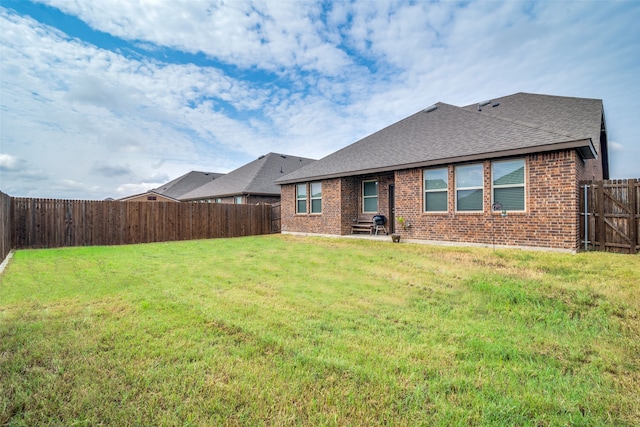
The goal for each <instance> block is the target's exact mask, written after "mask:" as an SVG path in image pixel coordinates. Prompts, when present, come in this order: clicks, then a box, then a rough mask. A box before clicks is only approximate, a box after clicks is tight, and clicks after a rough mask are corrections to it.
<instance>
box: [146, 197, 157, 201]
mask: <svg viewBox="0 0 640 427" xmlns="http://www.w3.org/2000/svg"><path fill="white" fill-rule="evenodd" d="M147 200H151V201H153V200H156V196H147Z"/></svg>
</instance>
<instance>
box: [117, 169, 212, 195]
mask: <svg viewBox="0 0 640 427" xmlns="http://www.w3.org/2000/svg"><path fill="white" fill-rule="evenodd" d="M223 175H224V174H222V173H215V172H200V171H191V172H188V173H186V174H184V175H182V176H179V177H178V178H176V179H174V180H172V181H169V182H167V183H166V184H163V185H161V186H160V187H158V188H154V189H153V190H149V191H147V192H145V193H141V194H134V195H132V196H126V197H122V198H120V199H118V200H120V201H123V202H179V201H180V200H179V197H181V196H182V195H184V194H186V193H189V192H190V191H193V190H195V189H196V188H198V187H200V186H203V185H205V184H208V183H210V182H211V181H213V180H215V179H217V178H220V177H221V176H223Z"/></svg>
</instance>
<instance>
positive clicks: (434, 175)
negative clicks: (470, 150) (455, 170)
mask: <svg viewBox="0 0 640 427" xmlns="http://www.w3.org/2000/svg"><path fill="white" fill-rule="evenodd" d="M448 185H449V170H448V169H447V168H441V169H426V170H425V171H424V210H425V212H447V201H448V197H447V196H448V191H447V188H448Z"/></svg>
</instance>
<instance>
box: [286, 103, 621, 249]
mask: <svg viewBox="0 0 640 427" xmlns="http://www.w3.org/2000/svg"><path fill="white" fill-rule="evenodd" d="M608 175H609V168H608V155H607V134H606V126H605V119H604V110H603V104H602V101H601V100H597V99H585V98H570V97H560V96H549V95H537V94H529V93H517V94H514V95H510V96H505V97H503V98H499V99H494V100H491V101H484V102H481V103H479V104H473V105H469V106H465V107H457V106H453V105H449V104H445V103H437V104H434V105H433V106H431V107H428V108H426V109H424V110H422V111H419V112H417V113H415V114H413V115H411V116H409V117H407V118H405V119H403V120H400V121H399V122H397V123H394V124H392V125H390V126H388V127H386V128H384V129H382V130H380V131H378V132H376V133H374V134H372V135H370V136H367V137H365V138H363V139H361V140H359V141H357V142H355V143H353V144H351V145H349V146H347V147H345V148H343V149H341V150H339V151H337V152H335V153H332V154H330V155H328V156H327V157H325V158H323V159H320V160H318V161H316V162H313V163H311V164H309V165H308V166H305V167H303V168H300V169H298V170H297V171H295V172H293V173H291V174H289V175H287V176H284V177H282V178H280V179H279V180H277V181H276V182H277V183H278V184H280V185H281V197H282V199H281V203H282V208H281V212H282V213H281V215H282V219H281V220H282V225H281V226H282V231H283V232H284V233H318V234H333V235H346V234H351V233H352V232H354V231H355V230H356V229H357V228H356V227H354V225H355V224H357V223H358V222H359V221H363V220H367V217H369V218H370V217H371V216H373V215H376V214H380V215H384V216H386V217H387V218H388V222H387V224H386V230H387V231H388V232H396V233H399V234H400V235H401V236H403V238H408V239H420V240H427V241H440V242H453V243H471V244H479V245H490V244H496V245H514V246H524V247H541V248H554V249H563V250H570V251H575V250H576V249H577V248H578V246H579V243H580V236H579V221H580V216H579V212H578V197H579V196H578V190H579V181H581V180H585V179H608ZM398 218H402V219H403V220H404V225H405V226H401V225H400V223H399V222H398Z"/></svg>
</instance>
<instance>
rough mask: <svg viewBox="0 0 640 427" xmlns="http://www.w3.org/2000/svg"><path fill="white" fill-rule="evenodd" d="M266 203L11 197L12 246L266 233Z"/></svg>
mask: <svg viewBox="0 0 640 427" xmlns="http://www.w3.org/2000/svg"><path fill="white" fill-rule="evenodd" d="M271 212H272V211H271V206H270V205H231V204H221V203H220V204H219V203H177V202H121V201H87V200H52V199H27V198H13V199H12V223H13V226H12V239H11V241H12V247H13V248H16V249H22V248H53V247H63V246H94V245H124V244H135V243H149V242H166V241H175V240H192V239H210V238H220V237H240V236H251V235H259V234H269V233H271V232H272V223H271V215H272V213H271Z"/></svg>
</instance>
